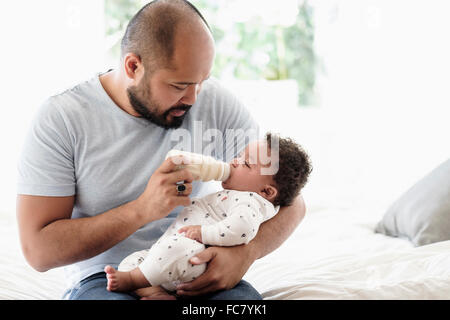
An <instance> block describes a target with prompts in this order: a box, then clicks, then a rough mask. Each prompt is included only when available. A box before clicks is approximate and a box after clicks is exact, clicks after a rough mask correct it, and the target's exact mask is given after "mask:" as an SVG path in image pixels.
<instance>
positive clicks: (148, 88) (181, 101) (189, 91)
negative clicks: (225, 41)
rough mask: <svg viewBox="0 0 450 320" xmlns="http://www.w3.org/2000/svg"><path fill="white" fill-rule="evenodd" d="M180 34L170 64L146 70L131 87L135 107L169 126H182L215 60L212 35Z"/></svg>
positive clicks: (156, 121)
mask: <svg viewBox="0 0 450 320" xmlns="http://www.w3.org/2000/svg"><path fill="white" fill-rule="evenodd" d="M206 37H207V38H205V36H203V37H202V36H198V35H197V36H196V35H193V34H182V33H181V34H180V36H178V37H177V39H176V45H175V51H174V54H173V57H172V59H171V61H170V68H157V69H156V70H155V71H154V72H150V71H148V70H146V71H145V73H144V76H143V77H142V79H141V80H140V82H139V83H138V84H137V85H136V86H132V87H129V88H128V89H127V93H128V98H129V100H130V104H131V106H132V107H133V109H134V110H135V111H136V112H137V113H138V114H140V115H141V116H142V117H143V118H145V119H147V120H149V121H150V122H152V123H154V124H156V125H158V126H160V127H163V128H165V129H176V128H179V127H180V126H181V125H182V123H183V120H184V118H185V116H186V115H187V113H188V111H189V110H190V108H191V107H192V105H193V104H194V103H195V101H196V100H197V96H198V94H199V93H200V90H201V86H202V84H203V82H204V81H205V80H206V79H208V78H209V76H210V73H211V69H212V65H213V61H214V44H213V42H212V41H211V40H210V38H209V37H210V36H209V35H206Z"/></svg>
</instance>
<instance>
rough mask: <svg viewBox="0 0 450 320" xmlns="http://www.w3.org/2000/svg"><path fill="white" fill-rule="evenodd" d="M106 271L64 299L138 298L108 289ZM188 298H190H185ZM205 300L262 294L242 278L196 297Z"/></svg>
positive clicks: (80, 285)
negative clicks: (226, 287) (223, 288)
mask: <svg viewBox="0 0 450 320" xmlns="http://www.w3.org/2000/svg"><path fill="white" fill-rule="evenodd" d="M107 282H108V281H107V280H106V273H104V272H100V273H96V274H94V275H92V276H90V277H87V278H86V279H83V280H81V282H80V283H79V285H78V286H77V287H76V288H72V289H70V290H68V291H67V292H66V293H65V294H64V296H63V299H69V300H137V299H139V296H137V295H136V294H134V293H124V292H111V291H108V290H106V284H107ZM185 299H188V298H185ZM194 299H205V300H262V297H261V295H260V294H259V293H258V291H256V289H255V288H253V287H252V285H251V284H249V283H248V282H247V281H245V280H241V281H240V282H239V283H238V284H237V285H236V286H235V287H234V288H233V289H230V290H223V291H218V292H214V293H211V294H207V295H203V296H199V297H196V298H194Z"/></svg>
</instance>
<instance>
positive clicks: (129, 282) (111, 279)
mask: <svg viewBox="0 0 450 320" xmlns="http://www.w3.org/2000/svg"><path fill="white" fill-rule="evenodd" d="M105 272H106V278H107V279H108V284H107V286H106V289H107V290H108V291H131V290H134V289H136V283H135V282H134V281H133V278H132V276H131V272H122V271H118V270H116V269H114V268H113V267H111V266H106V267H105Z"/></svg>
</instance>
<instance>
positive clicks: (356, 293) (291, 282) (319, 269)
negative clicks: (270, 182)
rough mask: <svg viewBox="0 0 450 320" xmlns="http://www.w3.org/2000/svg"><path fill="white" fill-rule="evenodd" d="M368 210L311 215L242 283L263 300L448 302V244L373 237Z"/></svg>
mask: <svg viewBox="0 0 450 320" xmlns="http://www.w3.org/2000/svg"><path fill="white" fill-rule="evenodd" d="M380 218H381V216H380V214H379V213H377V212H372V213H370V212H367V210H348V209H347V210H344V209H340V210H339V209H323V210H319V211H315V212H309V213H308V214H307V215H306V217H305V219H304V220H303V222H302V223H301V225H300V226H299V227H298V229H297V230H296V231H295V232H294V234H293V235H292V236H291V237H290V238H289V239H288V240H287V241H286V242H285V243H284V244H283V245H282V246H281V247H280V248H279V249H278V250H276V251H275V252H273V253H271V254H269V255H268V256H266V257H264V258H262V259H260V260H258V261H256V262H255V263H254V264H253V265H252V267H251V268H250V270H249V271H248V272H247V274H246V276H245V279H246V280H248V281H250V282H251V283H252V284H254V286H255V287H256V289H258V290H259V291H260V292H261V293H262V295H263V297H264V299H449V298H450V241H445V242H439V243H435V244H431V245H427V246H422V247H414V246H413V245H412V244H411V243H410V242H409V241H408V240H406V239H399V238H392V237H387V236H384V235H382V234H376V233H374V232H373V229H374V227H375V225H376V223H377V222H378V220H379V219H380Z"/></svg>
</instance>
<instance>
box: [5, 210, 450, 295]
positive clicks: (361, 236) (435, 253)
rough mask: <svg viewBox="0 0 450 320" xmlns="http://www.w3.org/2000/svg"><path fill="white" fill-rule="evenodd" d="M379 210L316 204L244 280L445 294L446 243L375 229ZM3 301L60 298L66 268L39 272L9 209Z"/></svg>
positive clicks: (287, 286) (295, 290) (274, 289)
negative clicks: (28, 259)
mask: <svg viewBox="0 0 450 320" xmlns="http://www.w3.org/2000/svg"><path fill="white" fill-rule="evenodd" d="M382 214H383V212H381V211H379V210H372V211H368V210H367V209H364V210H363V209H357V208H351V207H350V208H339V207H335V208H332V207H322V208H320V207H316V208H314V207H313V208H310V209H308V212H307V215H306V216H305V218H304V220H303V221H302V223H301V224H300V226H299V227H298V228H297V229H296V231H295V232H294V233H293V234H292V236H291V237H290V238H289V239H288V240H287V241H286V242H285V243H284V244H283V245H282V246H281V247H280V248H279V249H278V250H276V251H274V252H272V253H271V254H269V255H267V256H266V257H264V258H262V259H259V260H257V261H256V262H255V263H254V264H253V265H252V267H251V268H250V269H249V270H248V272H247V274H246V275H245V277H244V279H245V280H247V281H250V282H251V283H252V284H253V285H254V286H255V288H256V289H258V290H259V292H260V293H261V294H262V296H263V298H264V299H267V300H283V299H288V300H294V299H449V298H450V241H441V242H437V243H433V244H430V245H425V246H420V247H414V246H413V245H412V243H411V242H410V241H408V240H407V239H402V238H395V237H389V236H385V235H383V234H380V233H375V232H374V228H375V225H376V223H377V222H378V221H379V220H380V218H381V217H382ZM0 235H1V238H2V239H1V243H2V246H1V253H0V268H1V270H0V299H22V300H31V299H32V300H34V299H38V300H42V299H60V298H61V296H62V293H63V292H64V288H65V278H64V271H63V268H58V269H54V270H50V271H48V272H45V273H39V272H37V271H35V270H33V269H32V268H31V267H29V266H28V265H27V263H26V261H25V259H24V258H23V256H22V253H21V251H20V244H19V240H18V235H17V227H16V223H15V218H14V215H13V214H3V215H1V221H0Z"/></svg>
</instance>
